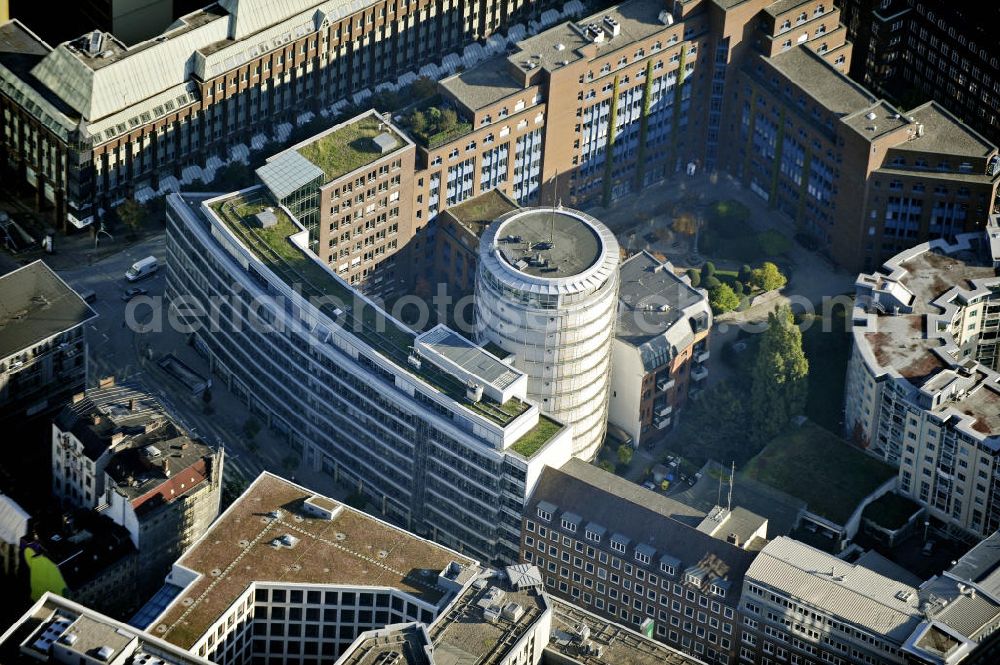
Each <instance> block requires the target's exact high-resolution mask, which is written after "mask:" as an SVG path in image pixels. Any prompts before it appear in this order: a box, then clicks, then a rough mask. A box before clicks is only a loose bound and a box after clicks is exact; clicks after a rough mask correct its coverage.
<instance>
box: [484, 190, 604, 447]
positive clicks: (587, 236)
mask: <svg viewBox="0 0 1000 665" xmlns="http://www.w3.org/2000/svg"><path fill="white" fill-rule="evenodd" d="M618 263H619V250H618V241H617V240H615V237H614V235H613V234H612V233H611V231H610V230H609V229H608V228H607V227H606V226H604V225H603V224H602V223H601V222H599V221H597V220H596V219H594V218H593V217H591V216H590V215H587V214H584V213H582V212H579V211H576V210H570V209H567V208H561V207H560V208H527V209H521V210H516V211H514V212H511V213H508V214H506V215H504V216H502V217H500V218H499V219H497V220H496V221H495V222H494V223H493V224H492V225H490V227H489V228H487V229H486V231H485V232H484V234H483V236H482V239H481V241H480V244H479V274H478V275H477V278H476V319H477V323H476V325H477V330H478V340H479V342H480V343H487V342H493V343H494V344H496V345H497V346H499V347H501V348H502V349H504V351H507V352H508V353H511V354H513V355H514V366H515V367H516V368H517V369H519V370H521V371H522V372H524V373H525V374H527V375H528V399H529V400H531V401H532V402H534V403H536V404H538V405H539V407H540V408H541V409H542V411H544V412H545V413H548V414H550V415H551V416H552V417H554V418H556V419H557V420H559V421H560V422H563V423H565V424H566V425H567V426H569V427H570V429H571V431H572V433H573V455H575V456H576V457H581V458H584V459H588V460H589V459H592V458H593V457H594V456H595V455H596V454H597V451H598V449H599V448H600V446H601V443H602V441H603V438H604V431H605V428H606V425H607V415H608V390H609V385H610V375H611V343H612V341H613V340H614V334H615V314H616V304H617V300H618Z"/></svg>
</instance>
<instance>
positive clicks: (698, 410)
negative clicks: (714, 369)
mask: <svg viewBox="0 0 1000 665" xmlns="http://www.w3.org/2000/svg"><path fill="white" fill-rule="evenodd" d="M747 417H748V416H747V400H746V399H745V397H744V389H743V388H741V387H740V386H739V385H733V384H732V383H730V381H722V382H720V383H718V384H716V385H715V386H712V387H711V388H707V389H706V390H705V392H704V393H703V394H702V396H701V398H700V399H698V400H692V401H690V402H688V404H687V406H685V407H684V417H683V418H681V419H680V423H679V424H678V426H677V430H676V431H675V433H674V434H673V435H672V436H671V439H670V440H671V449H672V450H674V452H676V453H679V454H680V455H681V456H683V457H686V458H695V459H704V458H706V457H707V458H710V459H714V460H725V462H727V463H728V462H730V461H735V462H736V464H737V465H740V466H741V465H743V464H744V463H745V462H747V461H748V460H749V459H750V458H751V457H753V456H754V455H756V454H757V453H758V452H759V451H760V449H759V448H755V447H754V446H753V445H751V444H750V443H749V442H748V441H747V427H746V422H747Z"/></svg>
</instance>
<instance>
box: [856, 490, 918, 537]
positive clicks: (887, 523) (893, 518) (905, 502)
mask: <svg viewBox="0 0 1000 665" xmlns="http://www.w3.org/2000/svg"><path fill="white" fill-rule="evenodd" d="M919 509H920V506H919V505H917V503H916V502H915V501H912V500H910V499H907V498H906V497H905V496H900V495H898V494H893V493H892V492H890V493H888V494H885V495H883V496H881V497H879V498H878V499H876V500H875V501H872V502H871V503H870V504H868V506H867V507H865V512H864V513H862V514H863V515H864V516H865V517H867V518H868V519H870V520H871V521H873V522H875V523H876V524H878V525H879V526H881V527H884V528H886V529H889V530H890V531H895V530H896V529H898V528H899V527H901V526H903V525H904V524H906V521H907V520H908V519H910V517H912V516H913V514H914V513H915V512H917V510H919Z"/></svg>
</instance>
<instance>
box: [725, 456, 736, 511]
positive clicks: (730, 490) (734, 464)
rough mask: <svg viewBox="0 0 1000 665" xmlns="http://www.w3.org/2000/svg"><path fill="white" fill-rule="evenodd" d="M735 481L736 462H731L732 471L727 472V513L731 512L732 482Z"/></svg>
mask: <svg viewBox="0 0 1000 665" xmlns="http://www.w3.org/2000/svg"><path fill="white" fill-rule="evenodd" d="M734 480H736V460H733V466H732V470H731V471H730V472H729V499H728V501H727V504H728V505H727V506H726V509H727V510H729V512H732V511H733V481H734Z"/></svg>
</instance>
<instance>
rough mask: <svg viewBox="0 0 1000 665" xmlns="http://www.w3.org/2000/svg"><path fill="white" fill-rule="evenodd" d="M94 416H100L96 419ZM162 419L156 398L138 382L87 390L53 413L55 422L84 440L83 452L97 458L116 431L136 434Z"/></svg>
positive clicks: (109, 444)
mask: <svg viewBox="0 0 1000 665" xmlns="http://www.w3.org/2000/svg"><path fill="white" fill-rule="evenodd" d="M132 400H135V402H134V409H133V408H132V404H133V403H132ZM94 416H100V418H99V420H98V421H97V422H96V423H95V422H94ZM164 419H166V412H165V411H164V409H163V406H162V405H161V404H160V403H159V401H157V400H156V398H154V397H152V396H151V395H149V393H147V392H145V391H144V390H142V389H140V388H139V387H138V386H134V385H129V384H123V385H114V386H110V387H107V388H100V389H97V390H88V391H87V393H86V395H85V396H84V398H83V399H82V400H80V401H79V402H77V403H75V404H69V405H67V406H66V407H65V408H64V409H63V410H62V411H61V412H60V413H59V415H58V416H56V420H55V424H56V426H57V427H59V429H60V430H62V431H63V432H67V431H68V432H72V433H73V435H74V436H76V438H77V439H79V440H80V443H82V444H83V450H84V454H85V455H87V457H89V458H90V459H93V460H96V459H97V458H99V457H100V456H101V455H102V454H103V453H104V452H105V451H106V450H107V449H108V448H109V447H110V446H111V437H112V435H114V434H115V433H117V432H122V433H125V434H139V433H140V432H142V431H143V430H144V429H145V425H146V423H148V422H150V421H152V420H164Z"/></svg>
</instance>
